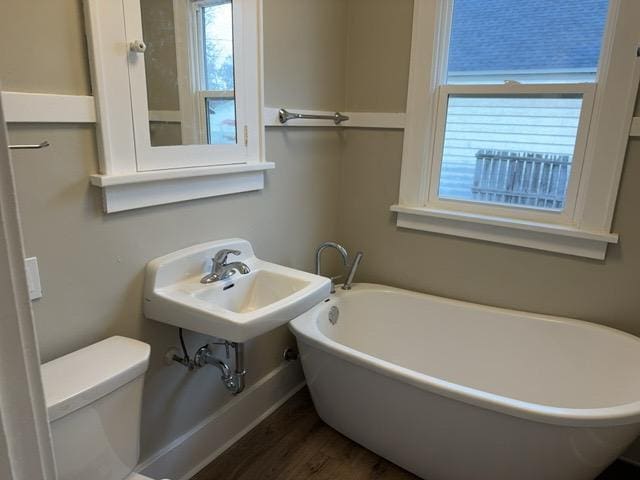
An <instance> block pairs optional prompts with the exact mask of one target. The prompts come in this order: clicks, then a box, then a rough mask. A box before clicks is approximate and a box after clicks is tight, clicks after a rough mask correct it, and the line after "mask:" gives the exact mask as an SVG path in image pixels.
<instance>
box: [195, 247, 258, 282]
mask: <svg viewBox="0 0 640 480" xmlns="http://www.w3.org/2000/svg"><path fill="white" fill-rule="evenodd" d="M241 253H242V252H241V251H240V250H228V249H226V248H225V249H222V250H220V251H219V252H218V253H216V254H215V256H214V257H213V265H212V266H211V273H210V274H208V275H205V276H204V277H202V279H201V280H200V283H204V284H209V283H215V282H219V281H220V280H226V279H227V278H229V277H231V276H232V275H234V274H235V273H236V272H240V273H241V274H243V275H246V274H247V273H249V272H250V271H251V270H250V269H249V267H248V266H247V265H246V264H244V263H242V262H232V263H227V257H228V256H229V255H240V254H241Z"/></svg>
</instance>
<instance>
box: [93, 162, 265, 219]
mask: <svg viewBox="0 0 640 480" xmlns="http://www.w3.org/2000/svg"><path fill="white" fill-rule="evenodd" d="M274 167H275V164H273V163H267V162H265V163H253V164H244V165H227V166H217V167H200V168H184V169H176V170H161V171H157V172H144V173H135V174H130V175H126V174H124V175H92V176H91V183H92V184H93V185H95V186H99V187H101V188H102V194H103V209H104V212H105V213H115V212H122V211H125V210H133V209H136V208H145V207H152V206H155V205H166V204H169V203H177V202H184V201H187V200H196V199H199V198H208V197H216V196H220V195H230V194H232V193H240V192H251V191H254V190H262V189H263V188H264V172H265V171H266V170H270V169H272V168H274Z"/></svg>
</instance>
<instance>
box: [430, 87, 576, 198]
mask: <svg viewBox="0 0 640 480" xmlns="http://www.w3.org/2000/svg"><path fill="white" fill-rule="evenodd" d="M581 108H582V97H581V95H520V96H515V95H451V96H449V101H448V107H447V118H446V124H445V136H444V150H443V157H442V169H441V175H440V186H439V196H440V198H444V199H455V200H466V201H471V202H484V203H498V204H511V205H522V206H529V207H537V208H544V209H551V210H562V209H563V208H564V205H565V200H566V190H567V184H568V182H569V176H570V172H571V163H572V160H573V153H574V150H575V143H576V135H577V131H578V123H579V119H580V110H581Z"/></svg>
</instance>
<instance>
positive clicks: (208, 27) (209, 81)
mask: <svg viewBox="0 0 640 480" xmlns="http://www.w3.org/2000/svg"><path fill="white" fill-rule="evenodd" d="M203 22H204V54H205V62H204V70H205V72H204V74H205V87H206V90H216V91H233V90H234V79H233V9H232V4H231V1H228V2H222V3H219V4H217V5H212V6H208V7H204V8H203Z"/></svg>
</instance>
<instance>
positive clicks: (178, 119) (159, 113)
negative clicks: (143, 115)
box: [149, 110, 182, 123]
mask: <svg viewBox="0 0 640 480" xmlns="http://www.w3.org/2000/svg"><path fill="white" fill-rule="evenodd" d="M149 121H150V122H162V123H182V114H181V113H180V112H178V111H176V110H150V111H149Z"/></svg>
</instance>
